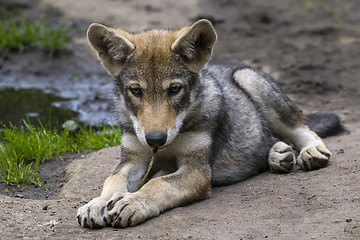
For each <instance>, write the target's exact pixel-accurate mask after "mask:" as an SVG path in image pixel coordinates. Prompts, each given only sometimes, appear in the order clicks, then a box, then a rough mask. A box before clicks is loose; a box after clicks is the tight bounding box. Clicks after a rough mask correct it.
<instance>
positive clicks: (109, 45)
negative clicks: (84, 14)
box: [87, 23, 135, 75]
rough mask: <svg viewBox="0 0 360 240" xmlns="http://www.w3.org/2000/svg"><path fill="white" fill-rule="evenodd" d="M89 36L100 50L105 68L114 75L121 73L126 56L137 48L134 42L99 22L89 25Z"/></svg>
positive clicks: (99, 54)
mask: <svg viewBox="0 0 360 240" xmlns="http://www.w3.org/2000/svg"><path fill="white" fill-rule="evenodd" d="M87 38H88V40H89V42H90V44H91V45H92V46H93V48H94V49H95V50H96V51H97V52H98V57H99V59H100V61H101V63H102V65H103V66H104V68H106V69H107V70H108V72H109V73H110V74H112V75H116V74H117V73H119V71H120V70H121V68H122V66H123V64H124V61H125V60H126V58H127V57H128V56H129V55H130V54H131V53H132V52H133V51H134V50H135V46H134V44H132V43H131V42H130V41H129V40H128V39H126V38H125V37H124V36H122V35H120V34H119V33H117V32H116V31H115V30H114V29H113V28H108V27H106V26H104V25H101V24H99V23H92V24H91V25H90V26H89V29H88V31H87Z"/></svg>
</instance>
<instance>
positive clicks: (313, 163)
mask: <svg viewBox="0 0 360 240" xmlns="http://www.w3.org/2000/svg"><path fill="white" fill-rule="evenodd" d="M330 156H331V152H330V151H329V150H328V149H327V148H326V147H325V146H324V145H323V144H320V145H314V146H307V147H304V148H303V149H302V150H301V152H300V154H299V157H298V158H297V163H298V164H299V166H300V167H301V169H303V170H305V171H311V170H315V169H318V168H322V167H325V166H326V165H327V164H328V162H329V159H330Z"/></svg>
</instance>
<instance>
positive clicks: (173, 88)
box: [169, 83, 181, 96]
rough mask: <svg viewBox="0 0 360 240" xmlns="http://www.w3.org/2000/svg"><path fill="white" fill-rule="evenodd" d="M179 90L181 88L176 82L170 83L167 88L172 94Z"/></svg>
mask: <svg viewBox="0 0 360 240" xmlns="http://www.w3.org/2000/svg"><path fill="white" fill-rule="evenodd" d="M180 90H181V85H180V84H177V83H174V84H171V86H170V88H169V95H170V96H174V95H176V94H178V93H179V92H180Z"/></svg>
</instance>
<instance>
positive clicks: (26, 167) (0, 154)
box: [0, 122, 121, 187]
mask: <svg viewBox="0 0 360 240" xmlns="http://www.w3.org/2000/svg"><path fill="white" fill-rule="evenodd" d="M79 128H80V130H79V131H78V132H76V133H72V132H69V131H67V130H66V129H65V130H64V131H60V130H58V129H57V128H55V129H50V128H45V127H44V126H43V125H42V124H41V123H40V127H34V126H33V125H31V124H30V123H29V122H25V123H24V126H21V127H15V126H13V125H10V127H9V128H5V129H2V133H0V168H1V173H0V178H1V181H2V183H4V184H5V185H9V184H11V185H16V186H18V187H19V186H20V184H21V183H23V182H26V183H32V184H36V185H39V186H41V185H42V183H41V180H40V179H41V176H40V174H39V172H38V167H39V164H40V163H41V162H44V161H47V160H51V159H53V158H56V157H59V156H60V155H61V154H64V153H70V152H84V151H92V150H98V149H101V148H105V147H110V146H116V145H119V144H120V142H121V132H120V129H119V128H116V127H114V126H106V125H104V126H103V127H102V129H101V130H100V131H95V130H94V129H93V128H92V127H91V126H90V127H88V126H80V127H79Z"/></svg>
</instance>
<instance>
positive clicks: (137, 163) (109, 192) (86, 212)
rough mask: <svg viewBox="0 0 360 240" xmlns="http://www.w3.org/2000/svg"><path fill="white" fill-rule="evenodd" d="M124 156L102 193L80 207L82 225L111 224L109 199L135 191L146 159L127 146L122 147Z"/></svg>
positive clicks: (97, 226) (101, 225)
mask: <svg viewBox="0 0 360 240" xmlns="http://www.w3.org/2000/svg"><path fill="white" fill-rule="evenodd" d="M143 156H145V157H147V156H146V155H143ZM149 156H150V155H149ZM122 157H123V159H122V163H121V164H120V165H119V167H118V169H119V170H117V171H116V174H114V175H112V176H110V177H108V178H107V179H106V180H105V183H104V186H103V190H102V193H101V195H100V196H99V197H97V198H94V199H92V200H91V201H90V202H89V203H87V204H86V205H84V206H82V207H80V208H79V210H78V212H77V219H78V222H79V224H80V225H81V226H83V227H89V228H101V227H105V226H111V222H110V220H109V216H108V211H107V207H106V206H107V204H108V201H109V200H110V199H116V198H119V197H120V196H122V195H123V194H126V193H127V192H128V191H135V189H136V186H137V184H138V183H139V182H140V181H141V178H142V176H143V175H144V174H145V171H146V161H145V160H144V159H143V158H142V157H139V154H138V153H137V152H136V151H134V150H133V149H128V148H126V146H123V147H122ZM134 188H135V189H134Z"/></svg>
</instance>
